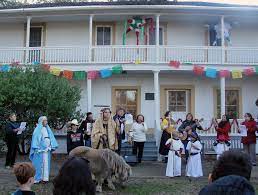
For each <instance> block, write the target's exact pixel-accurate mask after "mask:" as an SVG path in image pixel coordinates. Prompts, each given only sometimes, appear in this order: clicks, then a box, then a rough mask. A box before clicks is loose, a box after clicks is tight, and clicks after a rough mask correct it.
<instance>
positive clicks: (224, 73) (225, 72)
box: [219, 70, 230, 78]
mask: <svg viewBox="0 0 258 195" xmlns="http://www.w3.org/2000/svg"><path fill="white" fill-rule="evenodd" d="M219 76H220V77H224V78H229V77H230V71H228V70H220V71H219Z"/></svg>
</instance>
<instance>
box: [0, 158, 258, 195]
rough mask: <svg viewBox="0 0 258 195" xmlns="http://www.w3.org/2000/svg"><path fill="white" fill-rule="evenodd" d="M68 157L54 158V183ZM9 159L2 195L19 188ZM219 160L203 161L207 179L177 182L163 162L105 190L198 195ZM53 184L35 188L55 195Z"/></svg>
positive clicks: (0, 162)
mask: <svg viewBox="0 0 258 195" xmlns="http://www.w3.org/2000/svg"><path fill="white" fill-rule="evenodd" d="M65 158H66V157H65V156H53V159H52V166H51V180H53V178H54V177H55V175H56V174H57V173H58V170H59V168H60V167H61V166H62V163H63V161H64V160H65ZM22 161H28V157H26V156H25V157H24V156H19V157H18V159H17V162H22ZM4 162H5V158H4V156H1V157H0V195H2V194H3V195H4V194H10V193H11V192H13V191H15V189H16V188H17V187H18V186H17V183H16V181H15V177H14V175H13V173H12V170H7V169H5V168H4ZM214 162H215V158H214V157H212V156H205V158H204V159H203V171H204V176H203V177H201V178H198V179H189V178H187V177H185V176H182V177H176V178H172V179H171V178H167V177H165V176H164V175H165V169H166V164H165V163H162V162H143V163H142V164H140V165H137V166H134V167H132V171H133V175H132V177H131V178H130V179H129V181H128V182H127V183H126V186H125V187H123V188H121V187H119V186H118V187H117V190H116V191H108V190H107V189H105V188H104V189H105V192H104V193H103V194H107V195H115V194H119V195H120V194H121V195H126V194H133V195H138V194H139V195H145V194H146V195H147V194H155V195H156V194H161V195H163V194H164V195H167V194H191V195H193V194H198V193H199V191H200V189H201V188H203V187H204V186H205V185H207V178H208V174H209V173H210V171H211V169H212V166H213V164H214ZM184 170H185V165H184V163H183V165H182V175H184V172H185V171H184ZM257 178H258V168H257V167H254V168H253V171H252V179H251V182H252V184H253V186H254V187H255V188H256V190H257V191H258V180H257ZM52 187H53V186H52V183H51V182H49V183H48V184H44V185H43V184H37V185H34V186H33V190H34V191H35V192H36V194H42V195H49V194H52Z"/></svg>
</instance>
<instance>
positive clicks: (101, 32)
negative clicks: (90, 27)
mask: <svg viewBox="0 0 258 195" xmlns="http://www.w3.org/2000/svg"><path fill="white" fill-rule="evenodd" d="M111 31H112V29H111V26H97V27H96V45H111Z"/></svg>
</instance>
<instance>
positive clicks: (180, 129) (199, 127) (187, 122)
mask: <svg viewBox="0 0 258 195" xmlns="http://www.w3.org/2000/svg"><path fill="white" fill-rule="evenodd" d="M187 126H190V127H192V132H196V129H199V130H203V128H202V126H197V125H196V122H195V121H188V120H185V121H183V123H182V124H181V126H180V127H179V128H178V130H179V131H184V129H185V128H186V127H187Z"/></svg>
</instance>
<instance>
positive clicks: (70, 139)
mask: <svg viewBox="0 0 258 195" xmlns="http://www.w3.org/2000/svg"><path fill="white" fill-rule="evenodd" d="M78 146H84V143H83V133H82V131H80V130H79V129H78V130H77V131H76V133H75V132H73V131H68V132H67V153H68V154H69V152H70V151H71V150H73V149H74V148H76V147H78Z"/></svg>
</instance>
